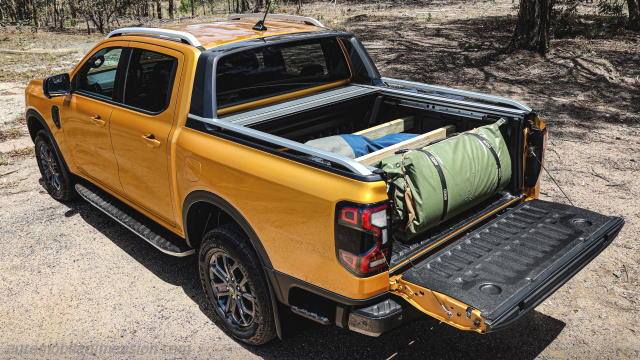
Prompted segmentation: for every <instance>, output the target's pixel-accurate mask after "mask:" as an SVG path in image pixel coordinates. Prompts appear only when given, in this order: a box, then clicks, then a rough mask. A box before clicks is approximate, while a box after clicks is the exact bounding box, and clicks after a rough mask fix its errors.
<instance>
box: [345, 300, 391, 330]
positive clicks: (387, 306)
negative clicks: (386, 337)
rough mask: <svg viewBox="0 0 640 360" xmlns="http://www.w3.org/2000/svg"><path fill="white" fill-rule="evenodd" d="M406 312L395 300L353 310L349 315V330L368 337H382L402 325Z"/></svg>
mask: <svg viewBox="0 0 640 360" xmlns="http://www.w3.org/2000/svg"><path fill="white" fill-rule="evenodd" d="M403 321H404V312H403V309H402V306H401V305H400V304H398V303H397V302H395V301H394V300H393V299H387V300H384V301H382V302H380V303H377V304H374V305H371V306H367V307H365V308H360V309H356V310H353V311H352V312H351V313H349V320H348V323H347V326H348V328H349V330H352V331H355V332H358V333H360V334H364V335H368V336H380V335H381V334H383V333H386V332H388V331H390V330H393V329H395V328H397V327H398V326H400V325H402V323H403Z"/></svg>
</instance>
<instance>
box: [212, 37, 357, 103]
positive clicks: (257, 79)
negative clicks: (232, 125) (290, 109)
mask: <svg viewBox="0 0 640 360" xmlns="http://www.w3.org/2000/svg"><path fill="white" fill-rule="evenodd" d="M349 77H350V74H349V68H348V66H347V62H346V59H345V57H344V53H343V52H342V48H341V47H340V45H339V44H338V42H337V40H336V39H320V40H311V41H304V42H296V43H288V44H281V45H270V46H265V47H260V48H257V49H251V50H245V51H241V52H238V53H235V54H230V55H226V56H224V57H222V58H221V59H220V61H219V62H218V68H217V74H216V93H217V104H218V108H221V107H225V106H231V105H237V104H241V103H245V102H248V101H253V100H258V99H263V98H267V97H270V96H274V95H279V94H283V93H287V92H291V91H296V90H301V89H304V88H308V87H313V86H318V85H322V84H326V83H329V82H332V81H336V80H343V79H348V78H349Z"/></svg>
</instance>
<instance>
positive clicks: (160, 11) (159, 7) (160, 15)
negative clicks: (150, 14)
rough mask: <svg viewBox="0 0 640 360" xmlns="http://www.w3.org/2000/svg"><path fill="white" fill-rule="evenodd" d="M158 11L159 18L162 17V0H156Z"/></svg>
mask: <svg viewBox="0 0 640 360" xmlns="http://www.w3.org/2000/svg"><path fill="white" fill-rule="evenodd" d="M156 13H158V19H162V6H161V5H160V0H156Z"/></svg>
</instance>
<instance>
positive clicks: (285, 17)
mask: <svg viewBox="0 0 640 360" xmlns="http://www.w3.org/2000/svg"><path fill="white" fill-rule="evenodd" d="M263 16H264V14H262V13H253V14H233V15H231V16H229V18H228V19H229V20H241V19H262V17H263ZM267 20H282V21H290V22H301V23H305V24H307V25H313V26H318V27H325V26H324V25H322V23H321V22H320V21H318V20H317V19H314V18H312V17H308V16H299V15H289V14H268V15H267Z"/></svg>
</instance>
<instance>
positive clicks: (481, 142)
mask: <svg viewBox="0 0 640 360" xmlns="http://www.w3.org/2000/svg"><path fill="white" fill-rule="evenodd" d="M466 134H467V135H471V136H473V137H474V138H476V139H478V141H480V144H482V145H483V146H484V147H486V148H487V149H488V150H489V152H491V155H493V160H495V162H496V167H497V168H498V181H497V183H496V189H495V191H498V190H499V189H500V183H501V182H502V164H501V163H500V157H499V156H498V153H497V152H496V150H495V149H494V148H493V146H492V145H491V143H489V141H487V139H485V138H484V137H483V136H481V135H479V134H474V133H470V132H468V133H466Z"/></svg>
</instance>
